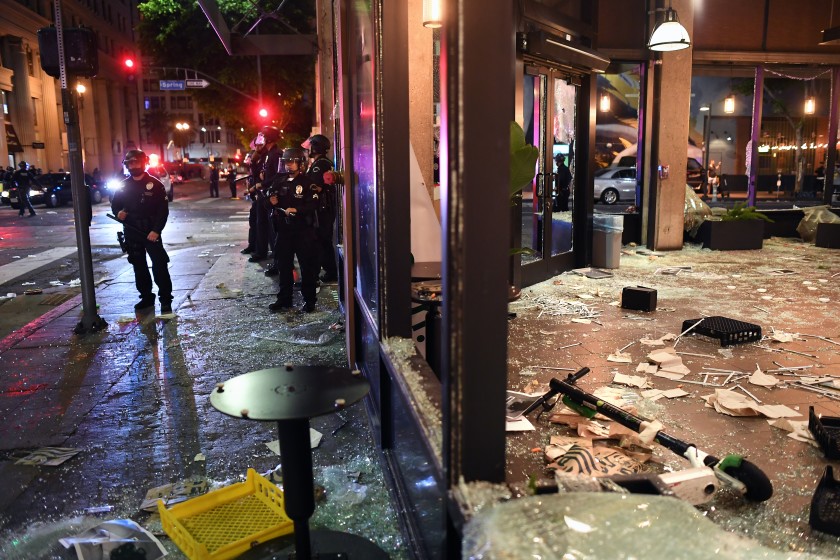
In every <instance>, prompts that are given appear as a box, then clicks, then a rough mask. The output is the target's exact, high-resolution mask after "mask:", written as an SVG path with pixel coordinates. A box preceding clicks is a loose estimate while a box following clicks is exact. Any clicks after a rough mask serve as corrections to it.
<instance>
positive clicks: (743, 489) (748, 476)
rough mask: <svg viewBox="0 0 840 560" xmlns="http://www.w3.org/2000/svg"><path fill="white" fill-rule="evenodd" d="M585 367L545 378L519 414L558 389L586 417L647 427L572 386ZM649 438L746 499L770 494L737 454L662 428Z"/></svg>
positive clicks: (550, 403) (547, 404)
mask: <svg viewBox="0 0 840 560" xmlns="http://www.w3.org/2000/svg"><path fill="white" fill-rule="evenodd" d="M589 371H590V370H589V368H586V367H585V368H582V369H580V370H579V371H577V372H575V373H570V374H569V375H568V376H567V377H566V379H565V380H560V379H557V378H553V379H552V380H551V381H550V382H549V387H551V388H550V389H549V391H548V392H547V393H546V394H544V395H543V396H541V397H540V398H539V399H537V400H536V401H534V402H533V403H532V404H531V405H530V406H529V407H528V408H526V409H525V411H524V412H523V413H522V416H527V415H528V414H529V413H531V412H533V411H534V410H536V409H537V408H539V407H542V408H543V411H548V410H551V409H552V408H554V405H555V404H556V399H554V397H556V396H557V394H558V393H562V394H563V398H562V402H563V404H565V405H566V406H567V407H569V408H570V409H572V410H574V411H575V412H577V413H578V414H580V415H581V416H584V417H586V418H592V417H594V416H595V415H596V414H598V413H601V414H603V415H604V416H606V417H607V418H609V419H610V420H614V421H616V422H618V423H619V424H621V425H622V426H625V427H627V428H630V429H631V430H633V431H634V432H638V433H642V432H643V431H644V430H645V429H646V428H649V427H650V425H651V423H650V422H649V421H647V420H645V419H644V418H641V417H639V416H636V415H634V414H631V413H629V412H627V411H626V410H622V409H620V408H618V407H617V406H614V405H611V404H610V403H608V402H606V401H604V400H603V399H599V398H598V397H596V396H595V395H592V394H590V393H587V392H585V391H582V390H581V389H579V388H578V387H576V386H575V382H577V380H578V379H580V378H582V377H583V376H584V375H586V374H587V373H589ZM653 440H654V441H656V442H657V443H659V444H660V445H662V446H664V447H667V448H668V449H670V450H671V451H673V452H674V453H676V454H677V455H680V456H682V457H684V458H686V459H688V462H689V463H691V466H692V467H710V468H711V469H712V470H713V471H714V473H715V476H716V477H717V479H718V480H719V481H720V482H721V484H723V485H725V486H727V487H729V488H732V489H734V490H735V491H736V492H739V493H740V494H741V495H743V496H744V497H745V498H746V499H748V500H750V501H753V502H763V501H766V500H768V499H770V497H771V496H772V495H773V484H772V483H771V482H770V479H769V478H768V477H767V475H766V474H765V473H764V471H762V470H761V469H760V468H758V466H756V465H755V464H754V463H751V462H750V461H747V460H746V459H744V458H743V457H742V456H741V455H737V454H730V455H727V456H726V457H724V458H723V459H718V458H717V457H714V456H712V455H709V454H708V453H705V452H703V451H701V450H700V449H697V448H696V447H695V446H694V445H693V444H690V443H686V442H684V441H681V440H679V439H677V438H675V437H673V436H670V435H668V434H666V433H664V432H662V431H658V432H656V435H655V436H654V437H653Z"/></svg>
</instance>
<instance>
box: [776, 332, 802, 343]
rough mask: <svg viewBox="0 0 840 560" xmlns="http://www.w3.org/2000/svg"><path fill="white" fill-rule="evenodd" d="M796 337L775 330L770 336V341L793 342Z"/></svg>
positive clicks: (792, 334)
mask: <svg viewBox="0 0 840 560" xmlns="http://www.w3.org/2000/svg"><path fill="white" fill-rule="evenodd" d="M796 337H797V335H796V334H794V333H786V332H784V331H779V330H775V331H773V334H771V335H770V340H772V341H774V342H793V340H794V339H795V338H796Z"/></svg>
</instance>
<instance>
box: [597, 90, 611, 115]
mask: <svg viewBox="0 0 840 560" xmlns="http://www.w3.org/2000/svg"><path fill="white" fill-rule="evenodd" d="M599 109H600V110H601V112H602V113H609V111H610V96H609V94H606V93H605V94H604V95H602V96H601V102H600V104H599Z"/></svg>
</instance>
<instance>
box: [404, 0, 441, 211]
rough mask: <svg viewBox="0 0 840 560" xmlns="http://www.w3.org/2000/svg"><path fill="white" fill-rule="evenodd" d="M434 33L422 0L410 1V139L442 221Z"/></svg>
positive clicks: (427, 189) (427, 188) (428, 190)
mask: <svg viewBox="0 0 840 560" xmlns="http://www.w3.org/2000/svg"><path fill="white" fill-rule="evenodd" d="M433 39H434V32H433V31H432V30H431V29H428V28H426V27H423V0H408V53H409V55H408V118H409V133H408V134H409V140H410V142H411V147H412V148H413V149H414V155H415V156H417V163H418V164H420V172H421V173H422V175H423V182H424V183H425V184H426V191H427V192H428V193H429V198H430V199H431V200H432V202H433V204H434V207H435V212H436V213H437V216H438V219H440V200H439V199H438V200H435V185H434V168H433V166H434V124H435V123H434V40H433Z"/></svg>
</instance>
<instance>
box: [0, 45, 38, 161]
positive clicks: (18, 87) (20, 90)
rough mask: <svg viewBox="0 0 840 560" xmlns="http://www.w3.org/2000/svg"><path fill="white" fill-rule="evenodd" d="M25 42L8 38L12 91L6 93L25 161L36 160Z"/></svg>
mask: <svg viewBox="0 0 840 560" xmlns="http://www.w3.org/2000/svg"><path fill="white" fill-rule="evenodd" d="M24 49H25V47H24V42H23V39H21V38H20V37H7V38H6V53H5V54H6V55H7V56H5V57H4V60H8V63H9V67H10V68H11V69H12V72H14V74H13V75H12V88H13V89H12V91H11V94H7V95H6V99H7V100H8V102H9V111H10V113H11V114H12V124H13V125H14V127H15V131H16V132H17V135H18V139H19V140H20V143H21V145H22V146H23V147H24V148H23V154H19V157H20V158H21V159H23V160H25V161H28V162H33V161H35V157H34V156H35V154H34V150H33V149H32V141H33V140H34V139H35V121H34V116H33V114H32V92H31V90H30V89H29V69H28V66H27V63H26V51H25V50H24Z"/></svg>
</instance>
